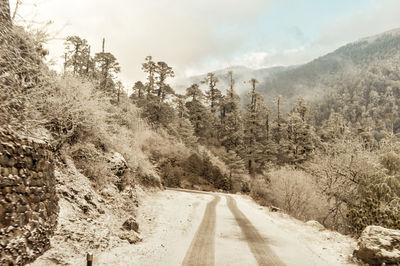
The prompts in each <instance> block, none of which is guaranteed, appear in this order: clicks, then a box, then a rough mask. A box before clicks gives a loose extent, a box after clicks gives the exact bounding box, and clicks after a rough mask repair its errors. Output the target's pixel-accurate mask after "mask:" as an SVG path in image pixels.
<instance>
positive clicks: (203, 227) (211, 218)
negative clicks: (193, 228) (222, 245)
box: [182, 196, 220, 266]
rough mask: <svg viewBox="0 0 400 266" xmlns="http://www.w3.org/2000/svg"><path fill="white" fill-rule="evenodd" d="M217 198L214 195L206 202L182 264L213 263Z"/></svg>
mask: <svg viewBox="0 0 400 266" xmlns="http://www.w3.org/2000/svg"><path fill="white" fill-rule="evenodd" d="M219 200H220V197H219V196H214V199H213V200H212V201H210V202H209V203H208V204H207V207H206V210H205V212H204V216H203V220H202V221H201V224H200V226H199V229H197V232H196V235H195V236H194V238H193V240H192V243H191V244H190V247H189V249H188V251H187V252H186V255H185V258H184V259H183V262H182V265H183V266H192V265H214V260H215V227H216V226H215V224H216V218H217V215H216V206H217V204H218V202H219Z"/></svg>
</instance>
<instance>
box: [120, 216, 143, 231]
mask: <svg viewBox="0 0 400 266" xmlns="http://www.w3.org/2000/svg"><path fill="white" fill-rule="evenodd" d="M122 228H123V229H125V230H128V231H131V230H133V231H135V232H138V230H139V225H138V223H137V222H136V220H135V219H134V218H133V217H129V218H128V220H126V221H125V222H124V223H123V224H122Z"/></svg>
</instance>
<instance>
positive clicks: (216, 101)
mask: <svg viewBox="0 0 400 266" xmlns="http://www.w3.org/2000/svg"><path fill="white" fill-rule="evenodd" d="M218 82H219V79H218V78H217V76H215V74H214V73H208V74H207V76H206V78H205V79H204V80H203V81H202V83H204V84H207V85H208V89H207V90H206V99H207V101H208V102H209V104H210V111H211V113H212V114H213V115H215V113H216V112H217V110H218V108H219V106H220V101H221V98H222V93H221V91H220V90H219V89H217V83H218Z"/></svg>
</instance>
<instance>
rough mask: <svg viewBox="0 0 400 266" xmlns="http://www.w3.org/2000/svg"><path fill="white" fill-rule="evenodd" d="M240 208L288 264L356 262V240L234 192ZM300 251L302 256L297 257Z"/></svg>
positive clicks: (345, 263)
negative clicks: (261, 204) (353, 255)
mask: <svg viewBox="0 0 400 266" xmlns="http://www.w3.org/2000/svg"><path fill="white" fill-rule="evenodd" d="M234 198H235V199H236V202H237V204H238V207H239V209H241V210H242V211H243V213H244V214H245V215H246V216H247V217H248V218H249V219H250V220H251V222H252V224H253V225H254V226H255V227H256V228H257V229H258V230H259V232H260V233H261V234H262V235H263V236H265V237H267V238H268V239H269V240H270V241H271V242H272V245H271V249H272V250H274V251H275V253H276V254H277V255H278V256H279V257H280V258H281V260H282V261H283V262H284V263H286V264H288V265H355V263H353V262H352V261H351V257H352V254H353V251H354V249H355V248H356V246H357V243H356V240H355V239H353V238H351V237H347V236H344V235H341V234H339V233H337V232H333V231H330V230H325V229H323V230H321V228H320V227H318V226H313V225H309V224H306V223H304V222H302V221H299V220H297V219H294V218H292V217H290V216H289V215H286V214H283V213H278V212H270V211H269V209H268V208H267V207H262V206H259V205H258V204H257V203H255V202H254V201H253V200H252V199H251V198H250V197H248V196H243V195H234ZM299 254H301V256H299Z"/></svg>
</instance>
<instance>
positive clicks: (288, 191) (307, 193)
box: [251, 167, 328, 221]
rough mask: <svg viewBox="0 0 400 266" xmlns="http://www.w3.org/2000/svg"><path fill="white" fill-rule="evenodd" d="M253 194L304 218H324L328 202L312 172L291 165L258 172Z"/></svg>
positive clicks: (256, 197)
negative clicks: (263, 175) (263, 174)
mask: <svg viewBox="0 0 400 266" xmlns="http://www.w3.org/2000/svg"><path fill="white" fill-rule="evenodd" d="M251 195H252V196H253V197H254V198H255V199H257V200H259V201H261V202H262V203H263V204H272V205H274V206H277V207H279V208H281V209H283V210H285V211H286V212H287V213H288V214H290V215H292V216H294V217H296V218H298V219H301V220H310V219H313V220H319V221H322V218H323V216H324V214H325V213H326V210H327V205H328V203H327V200H326V199H325V198H324V197H323V196H322V194H321V193H319V192H318V188H317V186H316V183H315V181H314V178H313V177H312V176H311V175H309V174H307V173H305V172H303V171H300V170H294V169H291V168H289V167H284V168H280V169H278V170H272V171H270V172H269V173H268V174H267V176H265V177H261V176H258V177H257V178H256V179H255V180H254V181H253V183H252V186H251Z"/></svg>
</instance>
